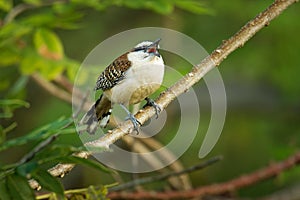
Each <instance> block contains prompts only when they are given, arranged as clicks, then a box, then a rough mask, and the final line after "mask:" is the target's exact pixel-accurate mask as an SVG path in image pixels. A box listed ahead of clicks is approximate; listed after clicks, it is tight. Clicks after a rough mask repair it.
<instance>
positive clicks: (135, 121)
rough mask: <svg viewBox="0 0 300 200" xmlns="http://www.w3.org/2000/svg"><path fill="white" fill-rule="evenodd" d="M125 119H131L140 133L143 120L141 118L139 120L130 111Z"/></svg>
mask: <svg viewBox="0 0 300 200" xmlns="http://www.w3.org/2000/svg"><path fill="white" fill-rule="evenodd" d="M125 120H130V121H131V122H132V124H133V130H135V131H136V132H137V134H139V127H140V126H142V124H141V122H139V120H137V119H136V118H135V117H134V115H133V114H131V113H128V116H127V117H126V118H125Z"/></svg>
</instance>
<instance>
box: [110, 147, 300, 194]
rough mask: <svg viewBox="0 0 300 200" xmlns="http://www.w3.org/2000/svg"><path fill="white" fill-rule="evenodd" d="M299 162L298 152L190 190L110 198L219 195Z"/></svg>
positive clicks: (274, 174)
mask: <svg viewBox="0 0 300 200" xmlns="http://www.w3.org/2000/svg"><path fill="white" fill-rule="evenodd" d="M297 164H300V152H298V153H296V154H295V155H293V156H291V157H289V158H287V159H286V160H284V161H281V162H278V163H275V164H271V165H270V166H268V167H266V168H263V169H260V170H257V171H255V172H253V173H250V174H247V175H243V176H240V177H238V178H236V179H233V180H230V181H228V182H224V183H219V184H213V185H209V186H204V187H198V188H195V189H193V190H190V191H167V192H147V191H142V192H133V193H124V192H111V193H109V194H108V198H110V199H186V198H192V197H202V196H205V195H220V194H224V193H227V192H232V191H234V190H237V189H240V188H243V187H246V186H249V185H253V184H255V183H257V182H259V181H262V180H266V179H269V178H271V177H274V176H277V175H278V174H280V173H282V172H283V171H285V170H288V169H290V168H292V167H294V166H295V165H297Z"/></svg>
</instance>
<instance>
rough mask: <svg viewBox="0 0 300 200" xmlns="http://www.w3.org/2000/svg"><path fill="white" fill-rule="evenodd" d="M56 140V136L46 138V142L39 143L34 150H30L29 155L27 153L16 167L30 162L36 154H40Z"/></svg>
mask: <svg viewBox="0 0 300 200" xmlns="http://www.w3.org/2000/svg"><path fill="white" fill-rule="evenodd" d="M56 138H57V134H55V135H52V136H51V137H49V138H47V139H46V140H44V141H42V142H40V143H39V144H38V145H37V146H35V147H34V149H32V150H31V151H30V152H29V153H27V154H26V155H24V156H23V157H22V158H21V159H20V161H19V162H18V165H22V164H24V163H26V162H28V161H30V160H31V159H32V158H33V157H34V156H35V155H36V154H37V153H38V152H40V151H41V150H43V149H44V148H45V147H46V146H48V145H49V144H51V143H52V142H53V141H54V140H55V139H56Z"/></svg>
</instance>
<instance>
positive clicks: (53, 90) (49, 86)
mask: <svg viewBox="0 0 300 200" xmlns="http://www.w3.org/2000/svg"><path fill="white" fill-rule="evenodd" d="M31 77H32V78H33V80H35V81H36V82H37V83H38V84H39V85H40V86H42V87H43V88H44V89H45V90H46V91H48V92H49V93H50V94H52V95H53V96H56V97H58V98H60V99H62V100H64V101H66V102H69V103H72V96H71V94H70V93H68V92H66V91H64V90H63V89H60V88H58V87H56V86H55V85H54V84H53V83H51V82H49V81H47V80H45V79H44V78H43V77H41V76H40V75H38V74H32V75H31Z"/></svg>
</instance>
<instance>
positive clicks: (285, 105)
mask: <svg viewBox="0 0 300 200" xmlns="http://www.w3.org/2000/svg"><path fill="white" fill-rule="evenodd" d="M17 2H18V1H17ZM32 2H34V1H32ZM91 2H92V1H91ZM161 2H163V1H161ZM201 2H202V3H204V5H205V7H204V8H206V11H209V12H208V13H199V12H198V13H194V12H191V11H189V10H184V9H182V8H178V7H175V8H174V10H171V11H167V12H166V11H165V10H163V12H161V13H159V11H157V10H155V9H148V8H144V7H141V8H137V9H132V8H130V6H129V7H128V6H116V5H112V6H108V7H107V8H105V9H102V10H101V9H95V8H93V6H90V7H89V6H82V7H80V9H77V10H76V11H74V13H75V14H77V15H78V16H76V15H75V14H70V15H69V16H66V18H67V17H69V18H71V17H74V18H77V17H78V19H76V27H75V25H74V27H71V28H68V29H66V28H64V26H63V25H61V27H59V26H51V23H50V22H49V24H48V25H47V23H44V22H40V25H38V23H37V25H36V27H38V26H41V27H47V26H49V27H50V28H51V29H52V30H53V31H54V32H55V33H56V34H57V36H58V37H59V38H60V40H61V42H62V44H63V48H64V55H65V56H66V57H68V58H69V59H72V60H74V62H78V63H80V62H82V61H83V60H84V58H85V57H86V56H87V54H88V53H89V52H90V51H91V50H92V49H93V48H94V47H95V46H96V45H98V44H99V43H100V42H101V41H103V40H105V39H106V38H108V37H110V36H113V35H115V34H118V33H120V32H122V31H125V30H128V29H132V28H138V27H149V26H150V27H164V28H170V29H173V30H176V31H179V32H182V33H184V34H186V35H188V36H190V37H192V38H193V39H194V40H196V41H198V42H199V43H200V44H201V45H202V46H203V47H204V48H205V49H206V50H207V51H208V52H211V51H212V50H214V49H215V48H216V47H217V46H218V45H220V44H221V42H222V40H224V39H227V38H229V37H230V36H231V35H233V34H234V33H235V32H236V31H238V30H239V29H240V28H241V26H243V25H244V24H245V23H246V22H247V21H249V20H250V19H252V18H253V17H254V16H255V15H257V14H258V13H259V12H261V11H263V10H264V9H265V8H266V7H267V6H268V5H270V4H271V3H272V1H270V0H268V1H250V0H248V1H245V0H244V1H240V0H232V1H230V2H228V1H223V0H211V1H201ZM16 4H17V3H16ZM71 7H72V6H70V8H68V7H64V8H62V9H70V10H71ZM51 9H53V8H51V7H50V8H49V7H43V8H39V9H32V10H28V11H26V12H24V13H23V14H21V15H20V16H18V17H17V18H16V19H25V18H26V17H28V16H31V15H34V14H41V15H43V14H44V15H45V16H46V14H47V12H51ZM56 9H59V8H56ZM208 9H209V10H208ZM299 11H300V9H299V5H297V4H296V5H293V6H291V7H290V8H289V9H287V10H286V11H284V13H283V14H282V15H280V16H279V17H278V18H277V19H275V20H274V21H272V22H271V24H270V25H269V26H268V27H265V28H264V29H263V30H261V31H260V32H259V33H258V34H256V35H255V36H254V37H253V38H252V39H251V40H250V41H249V42H248V43H246V44H245V46H243V47H242V48H240V49H237V50H236V51H235V52H233V53H232V54H231V55H230V56H229V57H228V58H227V59H226V60H225V61H224V62H223V63H222V64H221V65H220V66H219V70H220V72H221V74H222V77H223V81H224V84H225V88H226V95H227V100H228V102H227V103H228V104H227V106H228V107H227V116H226V121H225V126H224V129H223V132H222V135H221V137H220V139H219V141H218V143H217V144H216V146H215V147H214V149H213V151H212V152H211V153H210V154H209V155H208V156H207V157H212V156H214V155H223V156H224V160H222V161H221V162H219V163H218V164H215V165H214V166H211V167H209V168H207V169H205V170H203V171H200V172H195V173H193V175H192V176H191V179H192V182H193V185H194V186H200V185H205V184H210V183H217V182H222V181H226V180H230V179H232V178H234V177H238V176H240V175H242V174H245V173H249V172H252V171H254V170H256V169H258V168H261V167H263V166H266V165H268V164H270V163H272V162H275V161H279V160H281V159H284V158H286V157H288V156H289V155H291V154H293V153H295V152H296V151H298V150H299V144H300V123H299V121H300V115H299V113H300V104H299V102H300V79H299V77H298V76H299V74H300V59H299V50H300V40H299V33H300V23H299V17H300V16H299V13H300V12H299ZM70 12H71V11H70ZM4 16H5V12H3V14H2V19H4ZM37 19H40V20H41V21H42V16H40V17H39V18H37ZM37 19H35V20H37ZM32 21H34V20H32ZM58 21H59V20H58ZM62 21H63V20H62ZM62 21H60V22H62ZM2 22H3V21H2ZM28 23H33V22H30V21H29V22H28ZM43 23H44V24H43ZM53 23H57V22H53ZM66 23H67V22H66ZM70 26H71V25H70ZM23 28H24V27H23ZM23 28H22V29H21V28H20V31H26V30H23ZM3 35H4V36H3ZM0 37H1V40H2V41H1V45H2V46H1V49H0V50H1V52H0V60H2V61H0V70H1V73H0V78H1V79H0V89H1V98H22V99H24V100H26V101H27V102H29V103H30V108H22V109H18V110H16V111H15V112H14V116H13V118H12V119H9V120H5V119H1V125H3V127H6V126H8V125H9V124H11V123H12V122H13V121H16V122H17V124H18V125H17V127H16V128H15V129H14V130H13V131H12V132H10V133H9V134H8V135H7V138H14V137H17V136H21V135H23V134H25V133H27V132H29V131H31V130H33V129H35V128H36V127H38V126H41V125H43V124H46V123H49V122H51V121H53V120H55V119H57V118H58V117H60V116H69V115H71V112H72V109H71V105H70V104H69V103H67V102H65V101H62V100H60V99H58V98H56V97H54V96H52V95H51V94H49V93H48V92H46V91H45V90H44V89H42V88H41V87H40V86H39V85H37V84H36V82H35V81H33V80H32V79H31V78H30V75H29V76H24V69H22V67H21V69H20V67H19V66H20V65H22V63H21V64H20V63H19V62H14V61H11V60H8V61H6V59H5V58H6V56H7V55H8V54H10V52H9V51H10V50H11V51H15V50H14V48H11V49H8V48H7V47H6V46H5V45H16V46H17V45H19V46H22V45H23V44H22V43H21V42H22V40H20V43H11V44H7V43H8V42H9V41H7V38H5V33H3V32H1V34H0ZM20 37H23V35H21V36H20ZM26 37H32V34H31V33H30V34H29V36H28V35H27V36H26ZM145 39H146V38H145ZM4 40H5V41H4ZM24 40H25V43H27V42H28V43H30V42H32V41H31V39H28V40H27V39H24ZM5 42H7V43H6V44H3V43H5ZM25 45H26V44H25ZM4 47H5V48H4ZM19 55H20V56H21V57H22V56H24V54H22V53H21V54H19ZM16 59H18V58H16ZM170 62H172V61H170ZM167 64H168V63H167ZM173 65H174V66H176V64H173ZM23 68H24V67H23ZM25 68H26V66H25ZM176 68H177V69H180V70H182V71H188V70H189V69H190V68H191V65H188V64H184V63H183V62H182V64H180V66H176ZM26 69H27V68H26ZM25 71H26V70H25ZM37 71H38V70H37ZM70 71H71V70H70ZM73 71H74V72H76V70H73ZM74 72H73V73H74ZM68 73H71V72H68ZM27 74H30V72H29V73H27ZM96 76H97V74H96V75H95V77H91V78H93V79H95V78H96ZM20 77H21V79H20ZM50 79H51V78H50ZM16 81H18V83H19V84H22V81H23V82H25V84H24V88H22V89H20V90H18V91H16V92H14V91H12V89H11V88H12V87H11V86H15V85H14V83H16ZM195 87H197V88H198V89H199V91H202V92H203V93H200V94H198V97H199V101H200V108H201V122H200V123H199V125H200V129H199V133H198V135H197V138H196V139H195V140H194V142H193V145H192V146H191V147H190V148H189V149H188V151H187V152H185V154H184V155H183V156H182V157H181V158H180V159H181V161H182V162H183V164H184V166H185V167H188V166H191V165H194V164H196V163H198V162H199V158H198V151H199V148H200V145H201V143H202V140H203V134H204V133H205V131H206V130H207V127H208V124H209V119H210V103H209V95H208V93H207V89H206V86H205V84H204V82H203V81H201V82H199V83H198V84H197V85H196V86H195ZM173 104H174V105H175V104H176V103H173ZM173 104H171V105H170V107H169V108H168V112H170V113H171V112H172V108H173V107H175V111H174V112H176V106H174V105H173ZM179 114H180V113H179ZM172 116H174V119H172ZM177 117H178V116H176V115H169V118H168V122H167V124H166V126H167V128H165V129H164V130H167V131H165V132H164V133H160V134H159V135H158V136H157V139H159V140H161V142H162V143H165V142H167V141H169V140H170V139H171V138H172V137H173V135H172V131H173V129H174V131H176V130H175V129H176V127H173V129H172V126H171V125H170V124H171V122H172V121H174V120H176V119H177ZM186 132H187V134H188V133H189V130H187V131H186ZM58 140H59V141H61V140H64V142H67V143H70V144H73V143H79V140H78V138H77V135H76V134H74V135H67V136H63V137H60V138H59V139H58ZM30 148H31V146H30V145H26V146H24V147H23V146H22V147H17V148H14V149H11V150H9V151H5V152H3V153H2V154H1V155H0V159H1V160H0V161H1V163H8V162H12V161H16V160H18V159H19V158H20V157H21V156H22V155H23V153H24V151H27V150H28V149H30ZM123 175H124V177H126V176H127V179H130V178H129V177H130V176H129V175H128V174H125V173H124V174H123ZM125 179H126V178H125ZM299 180H300V168H299V167H295V168H293V169H291V170H289V171H288V172H284V173H282V174H280V175H279V176H277V177H276V178H274V179H271V180H268V181H264V182H262V183H258V184H256V185H254V186H251V187H247V188H245V189H241V190H240V191H238V192H237V194H238V195H240V196H247V197H256V196H264V195H267V194H270V193H272V192H274V191H276V190H279V189H282V188H285V187H288V186H290V185H294V184H297V183H298V184H299ZM63 182H64V184H65V188H67V189H68V188H78V187H86V186H88V185H91V184H106V183H112V182H113V181H112V180H111V177H110V176H107V175H105V174H102V173H101V172H98V171H95V170H93V169H90V168H85V167H77V168H76V169H75V170H73V171H72V172H71V173H70V174H69V175H67V176H66V177H65V178H64V179H63Z"/></svg>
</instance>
